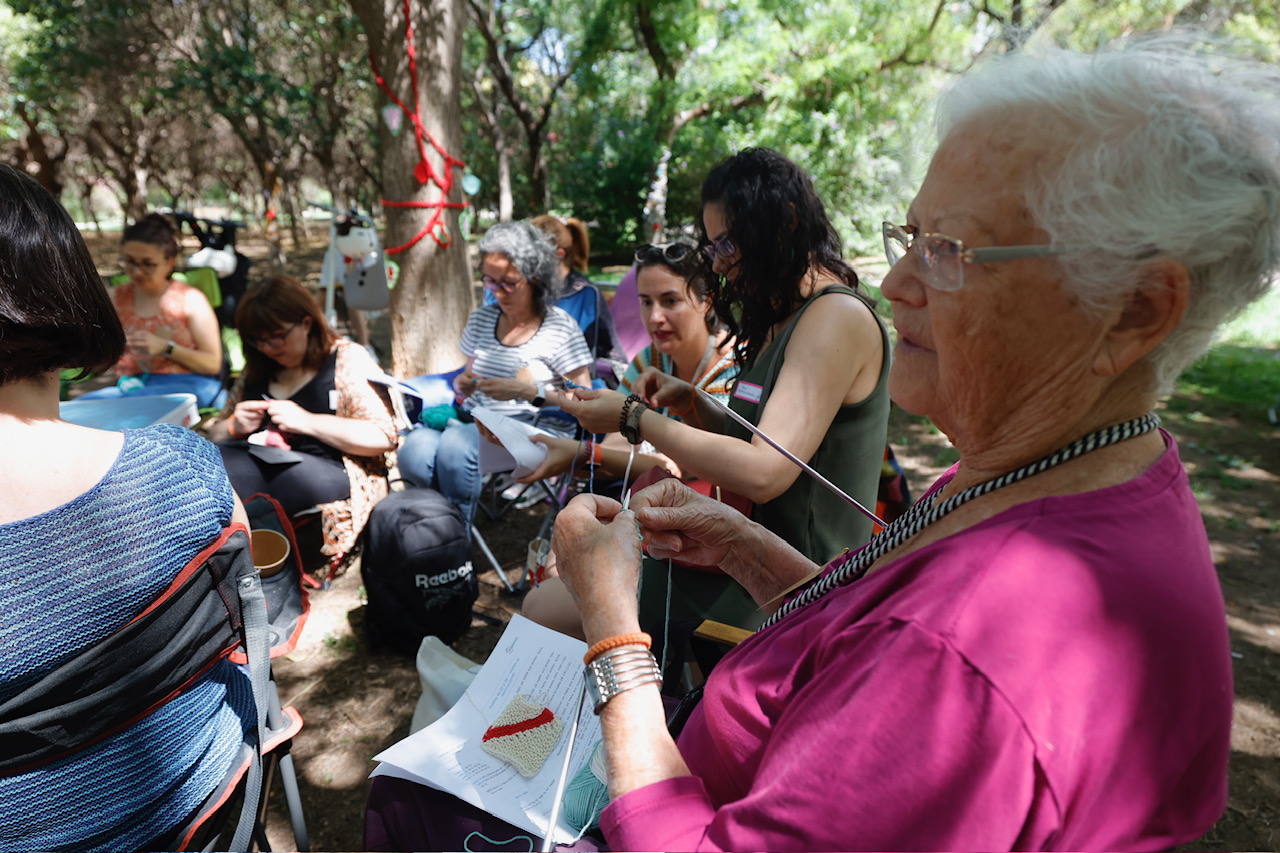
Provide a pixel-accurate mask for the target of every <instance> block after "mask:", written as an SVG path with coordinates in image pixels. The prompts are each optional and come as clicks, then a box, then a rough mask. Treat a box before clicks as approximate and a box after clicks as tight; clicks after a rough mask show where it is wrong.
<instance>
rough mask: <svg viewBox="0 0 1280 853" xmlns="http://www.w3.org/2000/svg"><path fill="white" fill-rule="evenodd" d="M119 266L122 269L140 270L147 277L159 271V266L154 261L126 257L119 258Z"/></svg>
mask: <svg viewBox="0 0 1280 853" xmlns="http://www.w3.org/2000/svg"><path fill="white" fill-rule="evenodd" d="M120 266H121V267H123V268H124V269H126V270H127V269H136V270H142V271H143V272H144V273H146V274H147V275H150V274H151V273H153V272H155V271H156V270H158V269H160V264H158V263H156V262H155V261H140V260H138V259H137V258H131V257H129V256H128V255H121V256H120Z"/></svg>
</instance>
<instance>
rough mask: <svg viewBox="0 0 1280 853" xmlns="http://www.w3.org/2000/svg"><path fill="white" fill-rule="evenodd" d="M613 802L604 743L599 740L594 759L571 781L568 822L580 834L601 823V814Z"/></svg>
mask: <svg viewBox="0 0 1280 853" xmlns="http://www.w3.org/2000/svg"><path fill="white" fill-rule="evenodd" d="M607 805H609V787H608V784H607V782H606V777H605V769H604V742H603V741H602V742H600V743H597V744H596V746H595V749H594V750H593V751H592V753H591V760H590V761H588V762H587V763H586V764H584V765H582V769H581V770H579V771H578V773H577V775H575V776H574V777H573V779H572V780H570V782H569V787H568V788H566V789H565V792H564V807H563V808H564V812H563V814H564V821H565V823H567V824H569V826H571V827H573V828H574V829H575V830H577V831H578V832H579V833H580V834H581V833H583V832H585V831H586V830H588V829H593V828H594V827H596V826H597V825H598V824H599V822H600V813H601V812H603V811H604V807H605V806H607Z"/></svg>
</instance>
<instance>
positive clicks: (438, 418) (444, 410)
mask: <svg viewBox="0 0 1280 853" xmlns="http://www.w3.org/2000/svg"><path fill="white" fill-rule="evenodd" d="M457 415H458V410H457V409H455V408H454V407H453V404H452V403H445V404H444V405H442V406H431V407H429V408H426V409H423V410H422V414H420V415H418V420H419V421H421V422H422V423H424V424H426V425H427V426H429V427H431V428H432V429H434V430H439V431H441V432H444V428H445V427H447V426H448V425H449V419H450V418H453V417H457Z"/></svg>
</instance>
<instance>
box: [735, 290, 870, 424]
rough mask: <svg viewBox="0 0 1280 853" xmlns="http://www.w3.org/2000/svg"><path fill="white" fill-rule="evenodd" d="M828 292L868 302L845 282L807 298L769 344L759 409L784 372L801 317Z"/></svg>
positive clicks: (762, 407) (766, 401) (762, 409)
mask: <svg viewBox="0 0 1280 853" xmlns="http://www.w3.org/2000/svg"><path fill="white" fill-rule="evenodd" d="M828 293H844V294H848V295H849V296H852V297H853V298H854V299H857V300H858V301H860V302H863V304H866V300H864V299H863V298H862V297H861V296H859V295H858V293H857V291H855V290H854V289H853V288H851V287H849V286H848V285H844V284H830V285H827V286H826V287H824V288H822V290H819V291H818V292H817V293H814V294H812V295H811V296H810V297H809V298H808V299H806V300H805V301H804V304H803V305H801V306H800V307H799V309H797V310H796V313H795V316H793V317H792V318H791V321H790V322H789V323H787V325H786V326H784V327H783V329H782V331H781V332H779V333H778V337H776V338H774V340H773V342H772V343H771V344H770V345H769V366H768V372H767V373H766V374H765V381H764V382H763V383H761V384H762V385H763V387H764V393H763V394H762V395H761V397H760V408H759V410H758V411H761V412H763V411H764V407H765V404H766V403H768V402H769V397H770V395H771V394H772V393H773V386H774V383H775V382H777V381H778V374H779V373H781V372H782V361H783V358H784V356H786V354H787V344H789V343H791V333H792V332H794V331H795V330H796V326H798V325H799V324H800V317H801V316H803V315H804V312H805V311H807V310H808V309H809V306H810V305H812V304H813V303H815V302H817V301H818V299H819V298H821V297H823V296H826V295H827V294H828Z"/></svg>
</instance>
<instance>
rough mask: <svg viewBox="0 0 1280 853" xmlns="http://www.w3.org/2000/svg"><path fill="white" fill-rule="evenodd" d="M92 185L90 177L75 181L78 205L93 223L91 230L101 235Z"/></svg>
mask: <svg viewBox="0 0 1280 853" xmlns="http://www.w3.org/2000/svg"><path fill="white" fill-rule="evenodd" d="M93 187H94V182H93V180H92V179H84V180H79V181H76V189H77V190H79V195H80V206H81V207H82V208H84V212H85V215H86V216H88V217H89V221H90V222H92V223H93V230H94V231H96V232H97V233H98V236H102V223H101V222H99V221H98V209H97V207H96V206H95V205H94V203H93Z"/></svg>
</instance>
